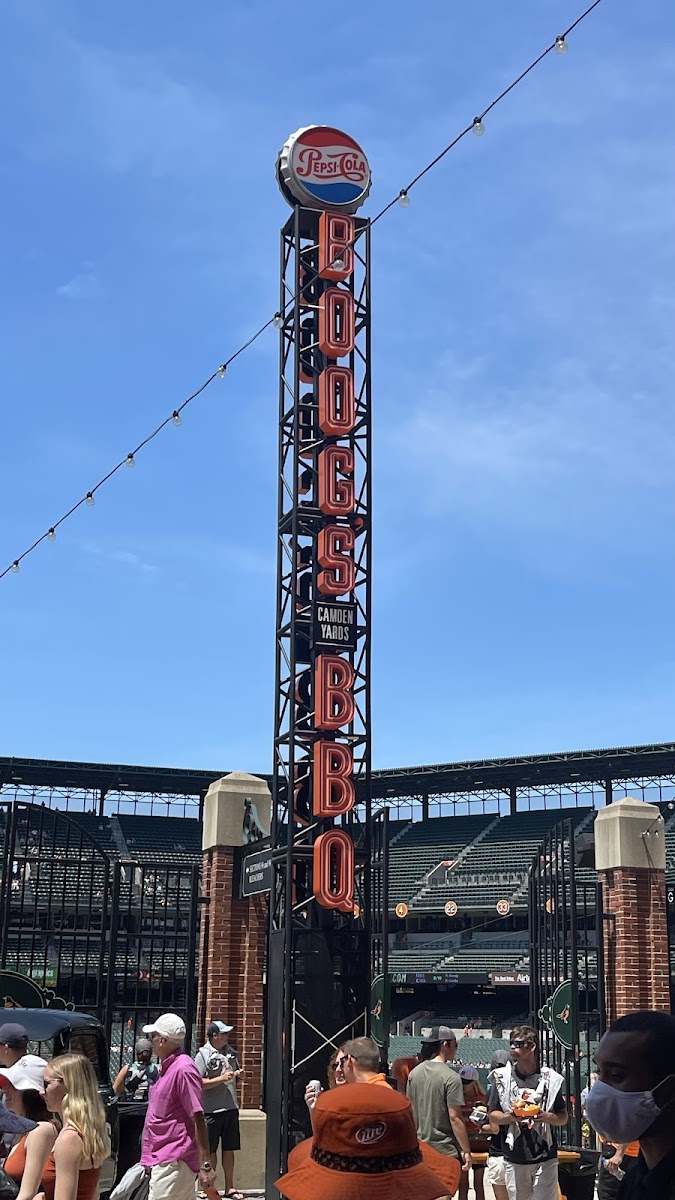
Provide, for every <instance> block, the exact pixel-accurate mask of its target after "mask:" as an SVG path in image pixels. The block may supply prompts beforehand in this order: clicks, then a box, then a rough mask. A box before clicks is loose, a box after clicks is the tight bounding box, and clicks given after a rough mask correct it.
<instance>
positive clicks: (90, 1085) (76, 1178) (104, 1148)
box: [44, 1054, 110, 1200]
mask: <svg viewBox="0 0 675 1200" xmlns="http://www.w3.org/2000/svg"><path fill="white" fill-rule="evenodd" d="M44 1096H45V1103H46V1105H47V1108H48V1109H49V1111H50V1112H52V1113H55V1114H56V1115H57V1116H59V1117H60V1118H61V1121H62V1124H63V1127H62V1129H61V1132H60V1133H59V1135H58V1137H57V1139H56V1141H55V1143H54V1149H53V1151H52V1154H51V1155H50V1160H51V1164H53V1170H54V1173H55V1188H54V1200H93V1197H94V1196H95V1194H96V1190H97V1188H98V1181H99V1177H100V1174H101V1163H103V1162H104V1161H105V1159H106V1158H107V1157H108V1155H109V1154H110V1139H109V1137H108V1130H107V1127H106V1116H105V1108H104V1107H103V1102H102V1100H101V1097H100V1096H99V1094H98V1081H97V1079H96V1073H95V1071H94V1068H93V1067H92V1065H91V1063H90V1062H89V1059H88V1058H85V1056H84V1055H83V1054H60V1055H59V1057H58V1058H53V1059H52V1061H51V1062H50V1063H47V1069H46V1071H45V1082H44Z"/></svg>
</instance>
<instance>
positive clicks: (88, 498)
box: [84, 492, 96, 508]
mask: <svg viewBox="0 0 675 1200" xmlns="http://www.w3.org/2000/svg"><path fill="white" fill-rule="evenodd" d="M84 502H85V504H88V505H89V507H90V508H93V506H94V504H95V503H96V501H95V499H94V493H93V492H87V494H86V496H85V498H84Z"/></svg>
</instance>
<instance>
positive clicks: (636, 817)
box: [594, 796, 666, 871]
mask: <svg viewBox="0 0 675 1200" xmlns="http://www.w3.org/2000/svg"><path fill="white" fill-rule="evenodd" d="M594 833H595V866H596V870H598V871H612V870H615V869H617V868H620V867H633V868H638V867H641V868H643V869H645V870H652V871H665V869H666V838H665V827H664V821H663V817H662V815H661V811H660V809H659V808H657V806H656V805H655V804H645V803H644V802H643V801H642V800H636V799H635V798H634V797H633V796H627V797H626V799H625V800H615V801H614V803H613V804H608V805H607V807H606V808H601V809H600V811H599V813H598V815H597V817H596V818H595V825H594Z"/></svg>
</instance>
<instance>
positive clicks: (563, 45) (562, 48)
mask: <svg viewBox="0 0 675 1200" xmlns="http://www.w3.org/2000/svg"><path fill="white" fill-rule="evenodd" d="M568 50H569V46H568V45H567V42H566V41H565V38H564V37H563V35H562V33H560V34H558V36H557V38H556V39H555V52H556V54H567V51H568Z"/></svg>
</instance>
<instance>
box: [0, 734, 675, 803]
mask: <svg viewBox="0 0 675 1200" xmlns="http://www.w3.org/2000/svg"><path fill="white" fill-rule="evenodd" d="M226 774H228V772H227V771H226V770H220V771H199V770H183V769H180V768H176V767H143V766H129V765H115V764H111V763H85V762H63V761H55V760H49V759H35V758H13V757H12V758H8V757H0V794H1V795H2V796H3V797H4V798H10V797H11V796H12V794H14V795H15V796H16V797H17V798H19V799H21V800H24V801H25V800H31V801H32V802H33V803H38V804H45V805H46V806H47V807H51V808H66V809H68V808H70V809H73V810H75V811H83V810H84V811H87V810H88V811H97V812H99V813H100V814H101V815H103V814H104V813H105V812H137V813H142V812H148V813H158V812H162V811H163V812H164V813H172V814H175V815H180V814H181V813H182V814H183V815H185V816H188V815H189V816H195V817H196V816H198V815H199V814H200V811H201V802H202V800H203V797H204V796H205V794H206V792H207V790H208V787H209V785H210V784H211V783H212V782H213V781H214V780H215V779H220V778H221V777H222V776H223V775H226ZM261 778H264V779H266V780H267V781H268V782H269V781H270V776H269V775H262V776H261ZM617 792H618V793H619V794H621V795H628V794H629V793H634V794H637V795H638V796H640V797H641V798H643V799H654V800H657V801H670V800H671V799H673V797H674V796H675V743H673V742H662V743H656V744H653V745H648V746H621V747H617V748H615V749H610V750H581V751H570V752H567V753H562V754H535V755H525V756H522V757H511V758H493V759H480V760H474V761H470V762H458V763H436V764H428V765H427V766H420V767H396V768H394V769H391V770H380V771H374V772H373V775H372V798H373V800H375V801H380V802H381V803H382V802H384V803H385V804H387V805H388V806H390V807H391V808H393V809H395V810H398V811H399V812H400V813H404V812H405V814H406V815H408V814H409V815H410V816H412V815H414V814H415V815H417V814H418V813H419V815H429V814H430V813H432V812H433V813H434V814H436V815H438V814H439V813H442V812H448V813H454V812H457V811H461V812H479V811H485V812H491V811H494V812H495V814H496V813H497V812H500V811H502V812H503V811H509V809H510V811H512V812H516V811H521V810H527V809H529V808H543V807H551V808H558V807H562V806H569V807H576V806H578V807H581V806H588V807H592V806H594V805H595V804H596V795H597V799H598V800H599V802H600V803H604V802H606V801H607V800H610V799H611V798H612V796H614V797H615V798H616V794H617ZM598 793H599V794H598Z"/></svg>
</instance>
